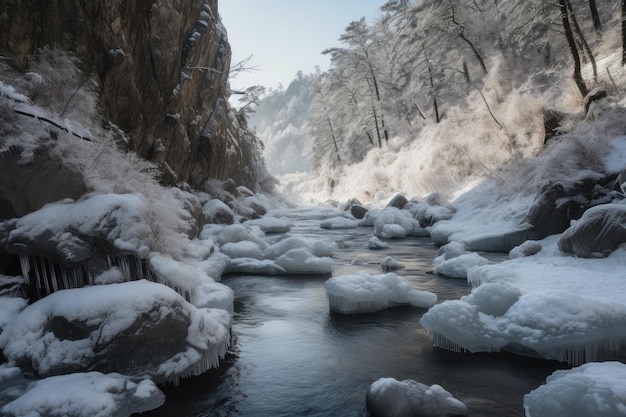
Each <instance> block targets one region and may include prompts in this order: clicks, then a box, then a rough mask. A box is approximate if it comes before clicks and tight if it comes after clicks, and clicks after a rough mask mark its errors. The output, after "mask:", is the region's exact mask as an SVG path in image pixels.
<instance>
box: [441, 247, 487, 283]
mask: <svg viewBox="0 0 626 417" xmlns="http://www.w3.org/2000/svg"><path fill="white" fill-rule="evenodd" d="M438 253H439V255H438V256H437V257H436V258H435V259H434V260H433V265H434V267H435V272H436V273H438V274H440V275H443V276H446V277H449V278H467V271H468V270H469V269H470V268H473V267H475V266H480V265H487V264H489V260H488V259H486V258H483V257H482V256H480V255H478V254H477V253H467V252H466V251H465V247H464V245H463V244H462V243H460V242H450V243H448V244H447V245H444V246H442V247H441V248H440V249H439V252H438Z"/></svg>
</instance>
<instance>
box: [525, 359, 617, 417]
mask: <svg viewBox="0 0 626 417" xmlns="http://www.w3.org/2000/svg"><path fill="white" fill-rule="evenodd" d="M625 381H626V365H624V364H623V363H621V362H601V363H587V364H584V365H581V366H579V367H577V368H574V369H570V370H559V371H556V372H555V373H553V374H552V375H550V376H549V377H548V378H547V379H546V384H544V385H542V386H540V387H539V388H537V389H535V390H533V391H531V392H530V393H529V394H526V395H525V396H524V410H525V411H526V416H527V417H588V416H594V417H617V416H626V382H625Z"/></svg>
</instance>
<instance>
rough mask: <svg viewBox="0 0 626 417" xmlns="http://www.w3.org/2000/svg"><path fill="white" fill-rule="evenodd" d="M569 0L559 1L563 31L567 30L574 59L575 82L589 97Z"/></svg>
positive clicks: (566, 33)
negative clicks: (570, 14) (575, 37)
mask: <svg viewBox="0 0 626 417" xmlns="http://www.w3.org/2000/svg"><path fill="white" fill-rule="evenodd" d="M567 3H568V0H559V7H560V8H561V20H562V21H563V30H565V37H566V39H567V44H568V46H569V49H570V52H571V54H572V58H573V59H574V82H575V83H576V86H577V87H578V91H580V94H581V95H582V96H583V97H585V96H587V92H588V90H587V85H586V84H585V80H584V79H583V76H582V72H581V67H580V55H579V54H578V49H577V48H576V41H575V40H574V34H573V33H572V27H571V25H570V18H569V8H568V7H567Z"/></svg>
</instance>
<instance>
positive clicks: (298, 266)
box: [275, 248, 335, 275]
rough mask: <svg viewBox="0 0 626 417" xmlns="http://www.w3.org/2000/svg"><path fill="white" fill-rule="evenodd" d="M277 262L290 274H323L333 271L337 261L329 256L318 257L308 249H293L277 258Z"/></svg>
mask: <svg viewBox="0 0 626 417" xmlns="http://www.w3.org/2000/svg"><path fill="white" fill-rule="evenodd" d="M275 262H276V264H277V265H278V266H280V267H282V268H283V269H284V270H285V271H287V273H289V274H306V275H323V274H330V273H331V272H332V271H333V267H334V266H335V262H334V261H333V260H332V259H330V258H328V257H317V256H315V255H313V254H311V252H309V251H308V250H306V249H302V248H299V249H291V250H290V251H288V252H287V253H285V254H284V255H281V256H279V257H278V258H277V259H276V261H275Z"/></svg>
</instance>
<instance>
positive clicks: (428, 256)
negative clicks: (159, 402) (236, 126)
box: [145, 209, 560, 417]
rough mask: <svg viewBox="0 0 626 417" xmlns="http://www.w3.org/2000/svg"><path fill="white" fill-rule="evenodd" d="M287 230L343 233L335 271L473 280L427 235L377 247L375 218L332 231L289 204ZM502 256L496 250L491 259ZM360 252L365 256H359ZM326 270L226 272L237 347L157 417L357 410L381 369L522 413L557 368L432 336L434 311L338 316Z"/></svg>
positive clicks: (450, 293)
mask: <svg viewBox="0 0 626 417" xmlns="http://www.w3.org/2000/svg"><path fill="white" fill-rule="evenodd" d="M282 214H283V215H286V216H289V217H290V218H291V219H292V221H293V222H294V227H293V228H292V230H291V232H290V234H291V235H293V236H297V237H300V238H302V239H307V240H336V241H340V243H341V246H343V247H342V248H341V249H340V250H339V251H337V252H336V253H335V255H334V256H333V257H334V259H335V262H336V267H335V269H334V272H333V275H334V276H338V275H345V274H350V273H353V272H356V271H360V270H362V271H366V272H369V273H377V274H378V273H382V269H381V266H380V264H381V262H382V261H383V259H384V258H385V257H386V256H392V257H393V258H394V259H396V260H397V261H398V262H399V264H400V265H401V266H402V269H400V270H398V271H395V272H396V273H397V274H398V275H400V276H402V277H404V278H405V279H407V280H409V281H410V282H412V283H413V284H414V285H415V287H416V288H418V289H420V290H427V291H431V292H434V293H436V294H437V296H438V299H439V301H443V300H445V299H456V298H459V297H461V296H463V295H465V294H467V293H469V290H470V288H469V287H468V285H467V282H466V281H465V280H455V279H447V278H443V277H440V276H437V275H435V274H433V273H432V272H431V269H432V259H433V258H434V256H435V254H436V251H437V249H436V248H435V247H434V246H433V244H432V242H431V241H430V239H428V238H407V239H402V240H394V241H390V244H391V247H390V248H389V249H385V250H380V251H373V250H369V249H368V248H367V242H368V240H369V238H370V237H371V236H372V235H373V230H372V228H358V229H348V230H324V229H321V228H320V227H319V224H320V221H321V220H322V218H323V217H324V216H328V215H330V213H320V212H319V211H307V210H303V209H301V210H292V211H288V212H285V213H282ZM498 258H499V259H502V256H498V255H496V256H493V258H492V259H494V260H498ZM355 260H357V261H355ZM328 278H329V276H321V277H320V276H281V277H268V276H254V275H245V276H229V277H224V278H223V280H222V282H223V283H224V284H226V285H229V286H230V287H231V288H232V289H233V290H234V292H235V297H236V299H235V316H234V323H233V327H232V333H233V347H232V353H230V354H229V355H228V357H227V358H226V360H225V361H223V364H222V366H221V367H220V368H219V369H216V370H213V371H210V372H208V373H206V374H204V375H202V376H201V377H198V378H193V379H190V380H187V381H184V382H183V384H182V385H181V386H179V387H176V388H167V387H166V388H165V389H164V391H165V393H166V395H167V398H168V399H167V403H166V404H165V405H164V406H163V407H161V408H160V409H159V410H156V411H153V412H151V413H146V414H145V415H146V416H150V417H161V416H168V417H209V416H210V417H213V416H219V417H235V416H243V417H256V416H258V417H281V416H284V417H296V416H298V417H299V416H302V417H313V416H316V417H335V416H337V417H352V416H355V417H358V416H367V411H366V409H365V392H366V391H367V389H368V387H369V386H370V384H371V383H373V382H374V381H376V380H377V379H378V378H381V377H393V378H396V379H398V380H402V379H413V380H416V381H419V382H422V383H425V384H429V385H430V384H439V385H441V386H443V387H444V388H445V389H446V390H448V391H450V392H451V393H452V394H453V395H454V396H455V397H457V398H458V399H460V400H462V401H463V402H465V404H466V405H467V406H468V407H469V409H470V412H471V415H472V416H498V417H502V416H507V417H508V416H511V417H514V416H524V410H523V406H522V399H523V396H524V394H526V393H528V392H530V391H531V390H533V389H534V388H536V387H538V386H539V385H541V384H542V383H543V382H544V381H545V378H546V376H548V375H549V374H551V373H552V372H554V370H556V369H558V368H559V366H560V365H559V364H558V363H556V362H550V361H544V360H538V359H529V358H521V357H517V356H513V355H509V354H467V353H466V354H459V353H452V352H447V351H444V350H442V349H438V348H435V347H433V346H432V340H431V337H430V335H429V334H428V332H427V331H426V330H424V329H423V328H422V327H421V325H420V323H419V320H420V317H421V316H422V314H423V313H424V312H425V310H421V309H416V308H408V307H406V308H395V309H389V310H385V311H382V312H378V313H373V314H363V315H338V314H331V313H330V312H329V310H328V302H327V300H326V294H325V291H324V282H325V281H326V280H327V279H328Z"/></svg>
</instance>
